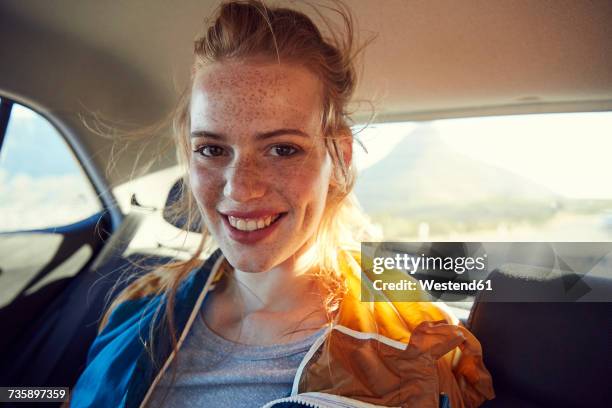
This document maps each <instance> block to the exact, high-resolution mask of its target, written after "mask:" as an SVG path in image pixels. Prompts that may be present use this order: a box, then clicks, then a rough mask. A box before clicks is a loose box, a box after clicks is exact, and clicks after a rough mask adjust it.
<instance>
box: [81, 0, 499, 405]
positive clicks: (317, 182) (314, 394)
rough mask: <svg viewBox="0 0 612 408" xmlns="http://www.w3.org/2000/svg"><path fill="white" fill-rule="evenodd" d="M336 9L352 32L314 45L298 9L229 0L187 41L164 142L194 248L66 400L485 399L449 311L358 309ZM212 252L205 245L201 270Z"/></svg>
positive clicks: (133, 297) (148, 289) (104, 338)
mask: <svg viewBox="0 0 612 408" xmlns="http://www.w3.org/2000/svg"><path fill="white" fill-rule="evenodd" d="M331 11H333V12H335V13H336V14H337V16H339V17H340V18H341V20H342V21H343V22H344V29H345V30H344V32H342V33H341V32H340V30H337V31H338V32H332V33H330V37H329V38H325V37H324V36H323V35H322V34H321V32H320V31H319V29H318V28H317V27H316V26H315V24H314V23H313V22H312V21H311V20H310V19H309V18H308V17H307V16H306V15H305V14H302V13H300V12H297V11H295V10H290V9H285V8H271V7H268V6H266V5H264V4H262V3H260V2H257V1H246V2H228V3H224V4H223V5H221V7H220V9H219V11H218V14H217V15H216V17H215V19H214V21H213V23H212V25H211V26H210V28H209V29H208V32H207V34H206V35H205V36H203V37H202V38H199V39H198V40H197V41H196V43H195V47H194V56H195V61H194V64H193V68H192V82H191V85H190V87H189V89H188V90H187V91H186V92H185V93H184V95H183V97H182V99H181V101H180V102H179V106H178V109H177V112H176V118H175V129H176V134H175V140H176V144H177V147H178V151H179V156H180V158H181V160H182V161H183V163H184V164H185V168H186V169H187V173H186V174H185V178H184V191H185V192H186V194H183V197H184V202H182V203H181V205H182V207H181V208H183V209H184V211H186V217H187V218H188V219H189V221H191V220H193V219H194V218H196V219H198V220H199V221H200V223H199V225H200V230H201V231H200V232H202V236H203V238H202V243H201V245H200V248H199V250H198V251H197V253H196V254H195V255H194V256H193V257H192V258H191V259H190V260H188V261H186V262H179V263H174V264H170V265H166V266H164V267H162V268H159V269H157V270H155V271H152V272H150V273H148V274H146V275H144V276H143V277H141V278H140V279H137V280H135V281H134V282H133V283H132V284H131V285H130V286H128V287H127V288H126V289H125V290H124V291H123V292H122V293H121V294H120V295H119V296H118V297H117V299H116V300H115V301H114V302H113V304H112V305H111V307H110V308H109V310H108V311H107V314H106V316H105V319H103V322H102V325H101V332H100V333H99V335H98V337H97V338H96V340H95V342H94V344H93V345H92V347H91V349H90V353H89V357H88V366H87V368H86V369H85V371H84V372H83V374H82V375H81V378H80V379H79V382H78V383H77V385H76V386H75V388H74V390H73V393H72V401H71V405H72V406H75V407H81V406H130V407H131V406H145V405H147V404H149V405H153V406H191V405H195V404H198V405H202V406H220V405H225V406H232V407H252V406H261V405H265V406H270V407H272V406H278V407H281V406H284V407H285V406H292V407H293V406H309V407H320V406H325V407H334V406H343V407H346V406H355V407H365V406H372V405H371V404H375V405H376V406H419V407H432V408H433V407H438V406H439V405H442V404H448V403H449V400H450V404H451V406H453V407H462V406H470V407H471V406H478V405H480V404H481V403H482V402H483V401H484V400H485V399H490V398H492V397H493V389H492V385H491V378H490V375H489V373H488V371H487V370H486V368H485V367H484V364H483V361H482V350H481V348H480V345H479V343H478V341H477V340H476V339H475V338H474V336H473V335H471V333H470V332H469V331H467V330H466V329H465V328H464V327H462V326H460V325H459V324H458V321H457V319H456V318H455V317H453V316H452V315H450V314H449V313H447V312H446V311H445V310H443V309H441V308H440V307H438V306H436V305H434V304H432V303H428V302H425V301H422V302H412V303H403V304H399V303H397V304H393V303H391V302H362V301H360V295H363V294H360V282H359V278H360V273H359V272H360V266H359V264H360V255H359V252H358V251H357V250H356V244H357V243H358V242H359V241H360V240H362V239H366V238H368V235H367V234H366V232H367V229H368V228H367V226H368V221H367V219H366V217H365V216H363V214H362V213H361V212H360V211H359V207H358V205H357V204H356V201H355V199H354V198H353V196H352V188H353V184H354V181H355V170H354V166H353V165H352V142H353V135H352V133H351V130H350V127H349V120H348V116H347V104H348V103H349V101H350V98H351V95H352V93H353V90H354V88H355V85H356V83H355V69H354V58H355V47H354V46H353V41H354V38H353V37H354V34H353V23H352V20H351V17H350V13H349V12H348V10H347V9H346V8H344V7H342V6H341V5H339V6H338V8H334V9H331ZM330 27H331V26H330ZM187 224H188V225H191V224H192V223H191V222H188V223H187ZM208 238H210V240H209V239H208ZM206 243H210V245H211V246H212V247H213V248H216V251H215V252H214V254H213V255H212V256H211V257H210V258H209V259H208V260H207V261H206V262H204V263H203V264H202V262H200V260H199V256H200V254H201V253H202V250H203V248H204V246H205V245H206ZM419 300H422V299H419ZM170 368H171V370H169V369H170ZM444 406H448V405H444Z"/></svg>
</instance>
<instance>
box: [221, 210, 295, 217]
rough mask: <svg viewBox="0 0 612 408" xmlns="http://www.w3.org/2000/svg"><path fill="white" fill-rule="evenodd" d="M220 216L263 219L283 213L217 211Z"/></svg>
mask: <svg viewBox="0 0 612 408" xmlns="http://www.w3.org/2000/svg"><path fill="white" fill-rule="evenodd" d="M219 213H221V215H225V216H228V215H230V216H232V217H236V218H265V217H267V216H269V215H276V214H283V213H284V211H273V210H254V211H219Z"/></svg>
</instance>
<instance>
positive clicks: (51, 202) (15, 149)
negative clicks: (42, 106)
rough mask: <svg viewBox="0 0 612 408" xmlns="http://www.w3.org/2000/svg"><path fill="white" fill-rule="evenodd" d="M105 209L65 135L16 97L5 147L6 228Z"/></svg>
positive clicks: (51, 223)
mask: <svg viewBox="0 0 612 408" xmlns="http://www.w3.org/2000/svg"><path fill="white" fill-rule="evenodd" d="M101 210H102V205H101V203H100V200H99V199H98V197H97V195H96V192H95V190H94V189H93V187H92V185H91V183H90V181H89V179H88V178H87V176H86V175H85V173H84V171H83V169H82V168H81V166H80V164H79V162H78V161H77V159H76V158H75V156H74V154H73V153H72V150H71V149H70V147H69V146H68V144H67V143H66V141H65V140H64V138H63V137H62V135H61V134H60V133H59V132H58V131H57V130H56V128H55V127H54V126H53V125H52V124H51V123H49V121H48V120H46V119H45V118H44V117H43V116H41V115H40V114H38V113H36V112H34V111H33V110H31V109H29V108H27V107H25V106H23V105H20V104H17V103H13V106H12V110H11V113H10V119H9V121H8V126H7V129H6V134H5V137H4V141H3V143H2V149H1V151H0V232H8V231H23V230H32V229H45V228H50V227H57V226H63V225H68V224H72V223H75V222H78V221H80V220H83V219H85V218H87V217H89V216H91V215H93V214H95V213H98V212H100V211H101Z"/></svg>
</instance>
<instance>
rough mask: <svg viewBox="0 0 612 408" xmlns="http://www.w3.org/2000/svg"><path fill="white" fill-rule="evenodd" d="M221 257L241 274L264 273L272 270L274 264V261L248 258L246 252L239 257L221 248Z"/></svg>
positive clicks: (255, 257)
mask: <svg viewBox="0 0 612 408" xmlns="http://www.w3.org/2000/svg"><path fill="white" fill-rule="evenodd" d="M221 251H222V252H223V255H225V258H227V261H228V262H229V263H230V265H232V267H234V268H235V269H238V270H240V271H242V272H250V273H259V272H266V271H269V270H270V269H272V268H273V267H274V266H275V264H274V260H272V259H270V258H268V259H265V258H260V257H258V256H249V254H248V252H251V251H245V252H243V253H242V254H240V255H236V254H235V253H233V252H234V251H228V252H227V253H226V252H225V251H223V248H221Z"/></svg>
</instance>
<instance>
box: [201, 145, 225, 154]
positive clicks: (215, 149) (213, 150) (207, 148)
mask: <svg viewBox="0 0 612 408" xmlns="http://www.w3.org/2000/svg"><path fill="white" fill-rule="evenodd" d="M193 152H194V153H200V155H202V156H204V157H219V156H224V155H226V152H225V149H223V148H222V147H221V146H215V145H204V146H200V147H198V148H197V149H195V150H194V151H193Z"/></svg>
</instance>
